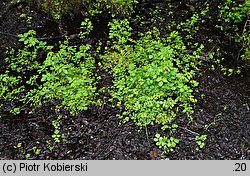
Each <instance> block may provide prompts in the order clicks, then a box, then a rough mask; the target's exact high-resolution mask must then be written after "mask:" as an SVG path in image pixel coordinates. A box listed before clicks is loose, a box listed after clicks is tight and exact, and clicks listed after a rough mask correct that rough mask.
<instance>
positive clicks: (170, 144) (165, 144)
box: [154, 133, 180, 155]
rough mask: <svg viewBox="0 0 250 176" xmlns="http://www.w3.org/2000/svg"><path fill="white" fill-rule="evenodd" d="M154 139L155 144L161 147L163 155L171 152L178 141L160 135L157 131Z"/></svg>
mask: <svg viewBox="0 0 250 176" xmlns="http://www.w3.org/2000/svg"><path fill="white" fill-rule="evenodd" d="M154 141H155V142H156V146H158V147H159V148H160V149H163V155H164V154H167V153H169V152H172V151H173V150H174V148H175V147H176V145H177V144H178V143H179V142H180V140H179V139H176V138H174V137H167V136H164V137H162V136H161V135H160V134H158V133H157V134H156V135H155V138H154Z"/></svg>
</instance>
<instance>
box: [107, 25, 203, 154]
mask: <svg viewBox="0 0 250 176" xmlns="http://www.w3.org/2000/svg"><path fill="white" fill-rule="evenodd" d="M110 26H111V29H112V30H110V34H109V36H110V40H111V41H112V42H111V43H113V44H114V46H111V47H110V51H109V52H107V53H106V55H105V56H104V57H103V63H104V65H105V66H106V67H107V68H110V69H111V72H112V74H113V75H114V82H113V87H112V91H111V96H112V99H111V100H112V101H113V102H117V104H116V105H117V106H118V107H121V108H124V111H123V113H122V114H121V116H120V117H121V118H123V119H124V120H125V121H128V120H132V121H134V122H135V123H136V125H138V126H140V127H145V126H149V125H157V124H158V125H160V126H161V127H162V130H165V132H164V133H165V134H170V131H173V130H172V127H174V128H176V125H174V120H175V118H177V114H179V113H185V114H187V115H189V116H191V114H192V113H193V109H192V106H191V105H192V103H194V102H196V99H195V98H194V96H193V95H192V93H193V88H194V87H195V86H197V85H198V83H197V82H196V81H195V80H193V77H194V75H195V72H196V70H198V68H197V64H198V61H197V58H198V57H199V54H200V52H201V50H202V48H203V46H201V47H200V48H198V49H197V51H194V52H193V53H192V54H189V53H188V52H187V51H186V47H185V45H184V43H183V41H182V38H181V37H180V36H179V35H178V33H177V32H175V31H173V32H172V33H170V34H169V36H168V37H167V38H166V39H160V38H159V37H158V31H157V30H156V29H154V30H153V31H151V32H148V33H147V34H145V35H142V36H141V37H140V39H138V40H132V39H131V38H130V35H131V33H130V31H131V28H130V27H129V23H128V22H127V20H123V21H119V22H118V21H116V20H114V21H113V22H111V23H110ZM114 29H115V30H114ZM125 29H127V30H126V31H124V30H125ZM157 136H158V138H160V136H159V135H157ZM164 139H166V140H165V142H163V143H162V141H161V143H159V142H158V144H159V145H160V147H162V148H163V149H164V151H165V152H168V151H170V150H169V149H170V148H173V147H175V145H172V144H173V142H171V141H174V142H175V143H178V140H174V138H173V137H171V138H167V137H165V138H164ZM168 139H169V140H171V141H168ZM158 141H159V140H158ZM163 144H164V146H165V147H163V146H162V145H163ZM168 144H169V146H168Z"/></svg>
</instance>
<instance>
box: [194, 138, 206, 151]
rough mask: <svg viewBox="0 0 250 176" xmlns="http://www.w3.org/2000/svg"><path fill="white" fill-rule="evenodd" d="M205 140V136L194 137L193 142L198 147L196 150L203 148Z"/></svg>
mask: <svg viewBox="0 0 250 176" xmlns="http://www.w3.org/2000/svg"><path fill="white" fill-rule="evenodd" d="M206 140H207V135H201V136H196V137H195V141H196V144H197V145H198V147H197V148H196V150H200V149H202V148H204V147H205V141H206Z"/></svg>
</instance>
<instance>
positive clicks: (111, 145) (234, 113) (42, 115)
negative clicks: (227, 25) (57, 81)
mask: <svg viewBox="0 0 250 176" xmlns="http://www.w3.org/2000/svg"><path fill="white" fill-rule="evenodd" d="M4 2H5V1H4ZM152 6H156V4H155V3H152V4H144V5H142V6H141V7H138V12H137V13H138V14H140V13H144V12H143V10H142V9H147V8H151V7H152ZM163 6H164V4H162V7H163ZM176 6H177V7H178V8H177V9H179V11H181V10H182V9H183V8H186V7H184V6H185V5H184V6H183V4H181V3H179V2H178V1H176ZM5 7H6V4H5V3H4V4H3V5H1V6H0V14H1V12H3V11H4V9H5ZM163 9H164V8H163ZM179 11H177V13H180V12H179ZM21 13H26V14H28V15H29V16H32V17H33V20H32V23H31V24H29V23H27V21H26V20H24V19H21V18H20V17H19V16H20V14H21ZM163 14H164V11H163ZM145 16H147V15H145ZM179 16H181V15H180V14H179ZM98 18H99V19H98ZM98 18H97V19H95V22H94V26H99V28H98V29H96V31H94V32H93V34H92V36H91V38H90V39H89V43H92V44H93V43H95V42H96V41H97V40H98V39H100V38H102V40H103V41H104V43H105V41H106V39H107V33H108V28H107V23H108V20H109V18H110V17H109V16H105V15H104V16H100V17H98ZM147 18H151V17H150V16H147ZM79 21H81V16H77V17H76V18H75V19H73V20H72V19H67V20H64V22H63V23H62V28H63V29H61V30H59V25H58V23H56V22H54V21H53V20H51V19H49V18H47V17H46V15H45V14H43V13H42V12H40V11H36V10H35V9H28V8H27V6H26V5H25V4H19V5H17V6H14V7H13V8H10V9H9V10H8V11H7V12H6V13H5V14H4V15H3V16H2V18H1V19H0V59H1V62H0V64H1V65H0V69H2V68H3V67H2V60H3V58H4V53H5V51H6V49H8V48H12V47H16V48H18V47H19V46H18V44H17V37H16V35H17V34H19V33H23V32H25V31H27V30H28V29H35V30H36V31H37V33H38V37H40V38H47V41H48V42H51V43H56V42H57V41H59V40H60V39H61V38H63V35H65V34H67V35H74V34H77V33H78V32H79V25H80V23H79ZM133 25H134V30H137V32H138V31H141V32H142V31H146V30H147V29H145V28H141V27H140V26H139V25H138V26H137V24H136V22H134V24H133ZM147 25H148V29H149V28H151V27H152V23H150V22H148V24H147ZM158 27H159V28H161V26H158ZM62 31H63V32H62ZM208 31H209V30H204V31H203V32H202V31H201V33H200V36H197V37H198V38H200V40H202V36H206V35H207V32H208ZM211 31H212V30H211ZM211 31H210V32H211ZM164 32H166V31H164V30H163V33H164ZM211 35H215V34H214V31H212V32H211ZM219 35H220V34H217V37H220V36H219ZM215 38H216V36H215ZM74 42H75V44H78V43H79V42H80V41H77V40H76V41H74ZM222 43H223V42H222ZM221 45H222V44H221ZM211 47H212V46H211ZM231 47H234V46H231ZM235 47H237V46H235ZM235 49H237V48H235ZM237 54H238V53H235V55H237ZM225 56H226V57H228V60H231V59H232V57H233V56H232V54H230V55H225ZM211 64H213V63H212V62H211V61H204V65H203V67H202V68H201V70H200V72H199V74H198V75H197V80H198V81H199V83H200V84H199V88H198V91H197V92H196V98H197V99H198V103H197V104H196V105H195V114H194V116H193V117H194V119H193V122H189V120H188V119H187V118H186V117H178V118H177V121H178V124H179V125H180V128H179V129H178V131H177V133H176V135H177V136H178V137H179V139H181V140H180V144H179V145H178V146H177V148H176V149H175V151H174V152H173V153H171V154H170V155H169V156H168V157H169V158H170V159H217V160H218V159H250V64H249V63H248V62H244V63H240V64H242V65H243V70H242V73H241V74H240V75H233V76H231V77H227V76H224V75H223V73H222V72H221V71H220V70H219V68H217V69H216V70H215V71H211V70H210V69H209V68H210V67H211ZM228 64H232V63H231V62H229V63H228ZM234 64H236V63H234ZM237 64H239V63H237ZM98 74H99V75H100V76H101V77H102V80H101V82H100V83H99V86H100V87H103V86H107V85H110V84H112V78H111V76H110V75H109V74H107V73H105V72H100V73H98ZM103 96H104V95H103ZM104 97H105V96H104ZM56 104H57V102H53V103H51V104H45V105H43V106H42V107H41V108H39V109H37V110H36V112H35V113H33V114H29V113H27V112H28V109H27V112H26V111H24V112H22V113H21V114H20V115H17V116H13V115H11V114H9V113H7V111H8V109H9V108H10V107H11V106H12V104H11V103H8V102H5V104H4V106H3V108H2V109H1V112H0V127H1V132H0V155H1V156H0V157H1V159H25V157H24V154H23V152H22V150H23V151H26V152H30V153H32V148H33V147H34V146H37V147H38V148H40V149H41V154H40V155H38V156H37V155H31V158H30V159H94V160H95V159H110V160H112V159H120V160H121V159H125V160H130V159H132V160H139V159H140V160H144V159H147V160H149V159H160V151H159V150H158V149H157V147H156V146H155V145H154V142H153V138H154V134H155V131H157V127H154V128H153V127H148V129H147V134H148V138H147V134H146V129H142V130H139V129H138V128H137V127H136V126H135V125H134V124H133V123H131V122H129V123H126V124H122V123H120V120H119V119H118V118H117V117H116V114H117V113H119V112H118V111H117V110H116V108H114V107H112V105H111V104H108V103H107V104H104V105H103V106H102V107H95V106H93V107H90V108H89V110H87V111H84V112H81V113H80V114H78V115H77V116H76V117H75V116H72V115H70V113H69V112H68V111H66V110H63V109H57V108H56ZM27 108H28V107H27ZM58 115H62V119H61V131H62V132H63V133H64V134H65V137H66V139H67V141H66V142H65V143H50V144H48V143H47V141H53V140H51V139H52V137H51V135H52V134H53V131H54V127H53V126H52V124H51V122H52V121H53V120H55V119H56V117H58ZM197 134H207V136H208V139H207V141H206V146H205V148H204V149H202V150H200V151H196V147H197V145H196V143H195V139H194V138H195V136H196V135H197ZM18 143H22V147H23V148H22V149H17V148H16V146H17V144H18ZM48 145H51V146H54V149H53V151H52V152H51V151H50V150H49V149H48Z"/></svg>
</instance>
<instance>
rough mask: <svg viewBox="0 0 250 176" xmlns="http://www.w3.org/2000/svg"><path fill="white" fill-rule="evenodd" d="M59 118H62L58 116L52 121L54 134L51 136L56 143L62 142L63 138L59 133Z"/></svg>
mask: <svg viewBox="0 0 250 176" xmlns="http://www.w3.org/2000/svg"><path fill="white" fill-rule="evenodd" d="M61 118H62V116H61V115H59V116H58V117H57V119H56V120H53V121H52V125H53V126H54V128H55V130H54V134H53V135H52V138H53V139H54V141H55V142H57V143H59V142H61V140H63V139H64V138H65V135H64V134H62V133H60V119H61Z"/></svg>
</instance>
